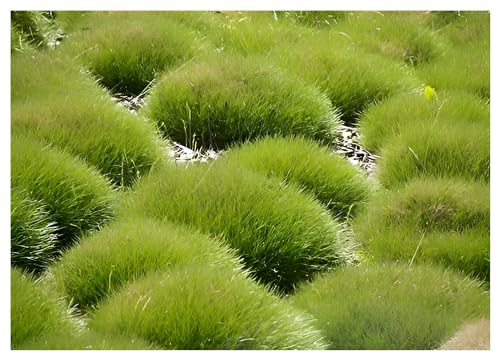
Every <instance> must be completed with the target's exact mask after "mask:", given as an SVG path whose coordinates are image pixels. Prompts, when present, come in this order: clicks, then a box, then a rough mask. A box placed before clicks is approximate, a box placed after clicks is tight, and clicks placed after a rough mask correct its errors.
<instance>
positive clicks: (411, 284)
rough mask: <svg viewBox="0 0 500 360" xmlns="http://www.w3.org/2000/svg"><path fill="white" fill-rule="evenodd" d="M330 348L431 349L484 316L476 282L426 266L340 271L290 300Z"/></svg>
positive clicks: (485, 305) (484, 301)
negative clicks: (315, 323)
mask: <svg viewBox="0 0 500 360" xmlns="http://www.w3.org/2000/svg"><path fill="white" fill-rule="evenodd" d="M292 300H293V305H295V306H296V307H298V308H300V309H303V310H306V311H308V312H310V313H311V314H312V315H314V316H315V318H316V319H317V320H318V327H319V328H320V329H321V330H323V331H324V333H325V335H326V338H327V341H328V343H329V345H328V347H329V349H349V350H361V349H370V350H379V349H385V350H391V349H398V350H403V349H404V350H412V349H414V350H416V349H435V348H437V347H438V346H439V345H440V344H441V343H442V341H443V340H444V339H446V338H447V337H448V336H450V335H451V334H453V332H455V331H456V330H457V329H458V327H459V326H460V325H461V324H462V323H463V322H464V321H466V320H469V319H474V318H477V317H478V316H485V315H486V316H488V315H489V301H490V299H489V293H488V292H487V291H486V290H485V288H484V287H483V286H482V284H481V283H480V282H477V281H474V280H470V279H468V278H466V277H463V276H462V275H461V274H459V273H455V272H453V271H449V270H444V269H442V268H439V267H436V266H430V265H414V266H412V267H411V268H408V266H407V265H397V264H386V265H376V264H373V265H371V266H366V265H365V266H356V267H344V268H341V269H338V270H336V271H335V272H333V273H329V274H325V275H324V276H322V277H320V278H317V279H316V280H315V281H314V282H313V283H311V284H307V285H305V286H304V287H303V288H302V289H300V290H299V291H298V292H297V294H296V295H294V296H293V297H292Z"/></svg>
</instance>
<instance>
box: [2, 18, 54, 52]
mask: <svg viewBox="0 0 500 360" xmlns="http://www.w3.org/2000/svg"><path fill="white" fill-rule="evenodd" d="M10 20H11V32H13V31H14V32H15V34H16V37H17V38H18V40H17V41H18V42H19V43H18V45H22V44H27V45H28V48H40V49H42V48H53V47H54V46H55V45H56V44H57V41H58V39H59V38H60V37H61V36H62V31H61V29H59V28H58V27H57V24H56V23H55V22H54V13H53V12H52V11H11V13H10ZM11 36H12V34H11ZM11 44H12V43H11ZM15 50H16V51H23V50H24V45H22V46H21V47H17V46H16V48H15ZM11 53H12V47H11Z"/></svg>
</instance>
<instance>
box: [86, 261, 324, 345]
mask: <svg viewBox="0 0 500 360" xmlns="http://www.w3.org/2000/svg"><path fill="white" fill-rule="evenodd" d="M311 320H312V319H311V318H310V316H309V315H306V314H305V313H302V312H300V311H297V310H295V309H293V308H292V307H291V306H290V305H289V304H287V303H286V302H285V301H284V300H281V299H279V298H277V297H275V296H273V295H271V294H270V293H269V292H268V291H267V289H265V288H263V287H261V286H259V285H257V284H256V283H254V282H253V281H251V280H250V279H248V278H246V277H244V276H242V275H241V274H237V273H231V272H228V271H226V270H224V269H219V268H216V267H213V266H209V267H207V266H200V265H191V266H185V267H179V268H175V269H173V270H172V271H169V272H167V273H158V274H151V275H150V276H148V277H146V278H144V279H141V280H138V281H136V282H134V283H132V284H130V285H129V286H127V287H126V288H125V289H123V290H122V291H121V292H120V293H118V294H116V295H115V296H112V297H110V298H109V299H108V300H107V301H106V302H105V303H103V304H102V305H101V306H100V308H99V309H98V310H97V311H96V313H95V315H94V316H92V320H91V322H90V324H89V325H90V327H91V328H93V329H96V330H98V331H100V332H102V333H104V334H109V335H111V336H114V335H115V334H118V335H123V336H127V337H139V338H142V339H144V340H146V341H150V342H151V343H153V344H156V345H158V346H160V347H161V348H163V349H174V350H198V349H199V350H208V349H218V350H231V349H232V350H236V349H248V350H250V349H262V350H265V349H267V350H271V349H281V350H285V349H323V348H324V343H323V339H322V336H321V333H320V332H319V331H317V330H316V329H315V328H314V324H313V322H312V321H311Z"/></svg>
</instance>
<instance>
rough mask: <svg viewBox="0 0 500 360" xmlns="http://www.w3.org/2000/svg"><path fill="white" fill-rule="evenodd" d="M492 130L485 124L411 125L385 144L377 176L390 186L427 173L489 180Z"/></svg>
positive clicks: (435, 123)
mask: <svg viewBox="0 0 500 360" xmlns="http://www.w3.org/2000/svg"><path fill="white" fill-rule="evenodd" d="M489 132H490V131H489V127H487V126H485V125H484V124H472V123H469V124H467V123H459V122H457V123H455V124H452V125H451V124H444V123H443V124H441V123H438V122H434V123H432V124H429V123H414V124H408V125H407V126H406V127H405V128H404V129H401V134H400V136H399V137H397V138H394V139H392V140H391V141H388V143H387V144H385V145H384V147H383V149H382V151H381V154H380V156H381V159H380V160H379V162H378V169H377V177H378V179H379V180H380V182H381V183H382V185H384V186H386V187H389V188H394V187H397V186H400V185H402V184H404V183H405V182H408V181H409V180H411V179H413V178H417V177H423V176H427V177H433V178H439V177H458V178H461V179H466V180H473V181H482V182H488V181H489V179H490V137H489Z"/></svg>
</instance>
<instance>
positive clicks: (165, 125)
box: [144, 56, 339, 148]
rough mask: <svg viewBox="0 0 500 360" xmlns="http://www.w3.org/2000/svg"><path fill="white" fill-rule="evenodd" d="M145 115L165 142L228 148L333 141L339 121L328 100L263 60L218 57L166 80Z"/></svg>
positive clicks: (156, 92)
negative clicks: (296, 139) (274, 139)
mask: <svg viewBox="0 0 500 360" xmlns="http://www.w3.org/2000/svg"><path fill="white" fill-rule="evenodd" d="M144 114H145V115H146V117H148V118H150V119H151V120H152V121H153V122H154V123H156V124H157V126H158V128H159V129H160V131H161V132H162V133H163V135H164V136H165V137H168V138H170V139H171V140H174V141H176V142H179V143H181V144H183V145H187V146H189V147H191V148H193V147H196V146H201V147H203V148H208V147H213V148H224V147H226V146H228V145H231V144H233V143H237V142H243V141H245V140H252V139H256V138H258V137H261V136H265V135H275V134H279V135H284V136H286V135H303V136H305V137H309V138H312V139H315V140H318V141H324V142H329V141H331V140H332V139H333V137H334V134H335V132H336V131H337V128H338V125H339V119H338V117H339V115H338V113H337V111H336V110H335V109H334V108H332V106H331V104H330V102H329V101H328V99H327V98H326V96H325V95H324V94H323V93H321V92H320V91H319V90H318V89H316V88H315V87H314V86H310V85H306V84H304V83H303V82H302V81H300V80H298V79H296V78H294V77H293V76H292V75H291V74H286V73H284V72H282V71H280V70H279V69H278V68H276V67H273V66H272V65H270V64H269V63H268V62H267V61H266V60H265V59H264V58H255V57H252V58H242V57H238V56H234V57H222V58H219V57H215V58H212V59H211V60H207V61H205V62H200V63H191V64H188V65H186V66H185V67H183V68H182V69H179V70H178V71H174V72H171V73H168V74H166V75H165V76H164V77H163V78H162V79H161V81H160V82H159V83H158V84H157V85H156V86H155V88H154V89H153V90H152V91H151V94H150V97H149V98H148V100H147V104H146V106H145V107H144Z"/></svg>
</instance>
